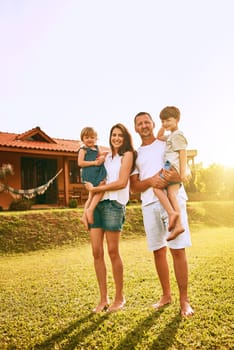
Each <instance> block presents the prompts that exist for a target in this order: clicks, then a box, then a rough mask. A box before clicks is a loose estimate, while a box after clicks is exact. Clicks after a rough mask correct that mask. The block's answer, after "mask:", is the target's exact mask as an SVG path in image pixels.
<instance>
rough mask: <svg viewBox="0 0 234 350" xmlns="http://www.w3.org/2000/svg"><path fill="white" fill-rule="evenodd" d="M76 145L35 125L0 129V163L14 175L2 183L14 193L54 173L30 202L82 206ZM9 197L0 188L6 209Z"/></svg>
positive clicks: (190, 157) (192, 154)
mask: <svg viewBox="0 0 234 350" xmlns="http://www.w3.org/2000/svg"><path fill="white" fill-rule="evenodd" d="M80 145H81V141H79V140H64V139H57V138H52V137H51V136H49V135H47V134H46V133H45V132H44V131H43V130H41V129H40V127H38V126H37V127H35V128H33V129H31V130H29V131H26V132H24V133H22V134H14V133H7V132H0V166H1V165H2V164H7V163H9V164H11V165H12V166H13V169H14V175H12V176H9V177H8V179H7V183H6V184H5V185H8V186H10V187H11V188H13V189H15V190H16V192H17V189H21V190H22V189H23V190H28V189H35V188H37V187H39V186H40V187H41V185H44V184H46V183H47V182H48V181H49V180H50V179H52V178H53V177H54V176H56V175H57V177H56V179H55V180H54V181H53V182H52V183H51V184H50V185H49V186H48V188H47V189H46V191H42V192H43V193H37V195H36V196H35V197H34V198H33V200H34V203H35V204H40V205H42V204H47V205H61V206H67V205H68V204H69V201H70V199H77V201H78V204H81V205H83V204H84V202H85V200H86V199H87V191H86V189H85V188H84V185H83V184H82V182H81V169H80V168H79V167H78V165H77V152H78V149H79V147H80ZM103 148H104V149H106V150H108V147H103ZM187 155H188V163H189V162H191V161H192V167H193V166H194V158H195V156H196V155H197V151H196V150H188V152H187ZM38 192H39V191H38ZM138 197H139V196H138ZM138 197H137V198H138ZM13 198H14V193H11V192H10V191H1V192H0V206H1V207H3V208H4V209H8V207H9V205H10V203H11V202H12V200H13ZM133 198H135V195H133Z"/></svg>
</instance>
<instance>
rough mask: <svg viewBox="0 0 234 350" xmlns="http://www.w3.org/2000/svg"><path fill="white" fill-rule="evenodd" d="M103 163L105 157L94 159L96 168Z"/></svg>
mask: <svg viewBox="0 0 234 350" xmlns="http://www.w3.org/2000/svg"><path fill="white" fill-rule="evenodd" d="M104 161H105V157H104V156H98V157H97V159H96V161H95V162H96V166H99V165H102V164H103V163H104Z"/></svg>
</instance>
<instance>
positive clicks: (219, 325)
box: [0, 224, 234, 350]
mask: <svg viewBox="0 0 234 350" xmlns="http://www.w3.org/2000/svg"><path fill="white" fill-rule="evenodd" d="M191 232H192V240H193V247H192V248H189V249H188V250H187V254H188V259H189V269H190V285H189V294H190V301H191V304H192V306H193V307H194V309H195V315H194V317H192V318H189V319H181V317H180V314H179V301H178V293H177V286H176V283H175V279H174V276H173V270H172V261H171V258H169V259H170V266H171V276H172V290H173V303H172V305H170V306H169V307H167V308H165V309H163V310H160V311H159V312H155V311H154V310H153V309H152V307H151V305H152V303H154V302H155V301H157V299H158V298H159V296H160V292H161V289H160V286H159V283H158V280H157V278H156V274H155V270H154V265H153V260H152V254H151V253H149V252H148V251H147V247H146V241H145V238H144V237H141V236H139V237H132V238H131V239H122V241H121V251H122V257H123V260H124V267H125V295H126V299H127V304H126V307H125V309H124V310H123V311H121V312H118V313H113V314H108V313H102V314H97V315H94V314H93V313H92V312H91V310H92V308H93V307H94V306H95V304H96V302H97V298H98V289H97V284H96V279H95V275H94V270H93V264H92V256H91V250H90V246H89V244H87V242H83V243H82V244H79V245H78V244H77V246H63V247H59V248H51V249H49V250H38V251H35V252H28V253H24V254H15V255H2V256H1V257H0V298H1V309H0V349H1V350H5V349H8V350H10V349H11V350H13V349H19V350H27V349H37V350H39V349H40V350H41V349H54V350H55V349H56V350H59V349H63V350H73V349H84V350H87V349H92V350H93V349H100V350H105V349H116V350H117V349H118V350H120V349H126V350H131V349H141V350H143V349H147V350H149V349H177V350H178V349H183V350H184V349H188V350H192V349H217V350H218V349H233V348H234V340H233V333H234V321H233V320H234V318H233V316H234V314H233V257H234V248H233V247H234V232H233V228H232V227H220V226H219V227H212V228H210V227H205V226H204V224H192V225H191ZM126 234H127V233H125V235H126ZM108 265H109V262H108ZM109 267H110V265H109ZM109 270H110V269H109ZM109 287H110V288H109V289H110V297H113V293H114V291H113V282H112V278H111V274H109Z"/></svg>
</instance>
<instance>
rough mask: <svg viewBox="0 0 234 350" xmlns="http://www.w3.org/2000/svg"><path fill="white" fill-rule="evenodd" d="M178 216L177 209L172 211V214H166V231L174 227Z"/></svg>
mask: <svg viewBox="0 0 234 350" xmlns="http://www.w3.org/2000/svg"><path fill="white" fill-rule="evenodd" d="M178 217H179V213H177V211H174V212H173V213H172V214H169V215H168V221H169V224H168V231H171V230H172V229H173V228H174V227H175V224H176V220H177V219H178Z"/></svg>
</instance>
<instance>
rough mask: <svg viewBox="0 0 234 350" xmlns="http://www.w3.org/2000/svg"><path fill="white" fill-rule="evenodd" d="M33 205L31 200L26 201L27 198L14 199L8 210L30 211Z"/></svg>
mask: <svg viewBox="0 0 234 350" xmlns="http://www.w3.org/2000/svg"><path fill="white" fill-rule="evenodd" d="M32 204H33V203H32V201H31V200H29V199H26V198H23V199H14V200H13V201H12V202H11V204H10V206H9V209H8V210H15V211H18V210H29V209H31V206H32Z"/></svg>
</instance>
